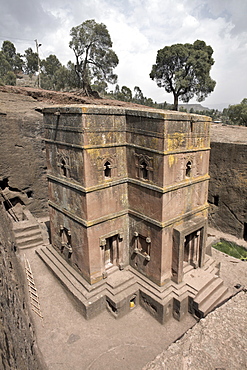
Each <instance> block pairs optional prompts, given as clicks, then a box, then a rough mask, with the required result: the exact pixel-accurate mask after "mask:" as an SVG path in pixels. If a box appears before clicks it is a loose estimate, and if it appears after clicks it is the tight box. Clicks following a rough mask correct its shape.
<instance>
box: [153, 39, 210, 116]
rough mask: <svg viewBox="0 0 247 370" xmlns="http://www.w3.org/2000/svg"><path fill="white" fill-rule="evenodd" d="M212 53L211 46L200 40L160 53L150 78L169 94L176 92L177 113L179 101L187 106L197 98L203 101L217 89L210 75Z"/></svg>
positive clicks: (175, 46)
mask: <svg viewBox="0 0 247 370" xmlns="http://www.w3.org/2000/svg"><path fill="white" fill-rule="evenodd" d="M212 54H213V49H212V47H211V46H207V45H206V44H205V42H204V41H200V40H197V41H195V42H194V43H193V44H188V43H187V44H175V45H171V46H165V47H164V48H163V49H160V50H158V52H157V57H156V64H154V65H153V66H152V71H151V73H150V78H151V79H152V80H155V81H156V83H157V85H158V86H159V87H164V88H165V90H166V91H167V92H168V93H173V97H174V109H175V110H178V100H179V99H180V100H182V101H183V102H184V103H188V102H189V100H190V99H192V98H193V97H194V96H197V101H199V102H200V101H203V100H204V99H205V98H206V97H207V96H208V95H209V94H210V93H211V92H212V91H213V90H214V87H215V85H216V82H215V81H214V80H212V79H211V77H210V75H209V73H210V69H211V67H212V65H213V64H214V59H213V58H212Z"/></svg>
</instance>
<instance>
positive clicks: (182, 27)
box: [0, 0, 247, 105]
mask: <svg viewBox="0 0 247 370" xmlns="http://www.w3.org/2000/svg"><path fill="white" fill-rule="evenodd" d="M0 11H1V14H2V18H1V25H0V38H1V37H2V36H9V37H13V39H14V40H15V39H16V38H18V37H20V38H23V39H28V40H30V42H29V43H31V47H34V46H35V44H34V41H33V42H32V40H34V39H38V41H39V42H40V43H42V47H41V48H40V54H41V58H46V57H47V56H48V55H49V54H55V55H57V57H58V58H59V59H60V60H61V62H62V63H63V64H66V63H67V62H68V60H72V61H74V55H73V52H72V51H71V49H70V48H69V46H68V44H69V41H70V30H71V28H72V27H74V26H77V25H79V24H81V23H82V22H84V21H85V20H87V19H95V21H96V22H100V23H101V22H102V23H104V24H105V25H106V26H107V28H108V30H109V33H110V35H111V38H112V41H113V50H114V51H115V52H116V54H117V55H118V57H119V61H120V62H119V66H118V67H117V69H116V72H117V73H118V76H119V84H120V85H121V86H122V85H126V86H128V87H130V88H132V89H133V88H134V86H136V85H137V86H139V87H140V88H141V89H142V91H143V93H144V95H146V96H148V97H152V98H153V100H156V101H164V100H167V101H169V102H172V100H173V99H172V95H171V94H167V93H165V91H164V89H161V88H158V87H157V86H156V83H155V82H153V81H152V80H151V79H150V78H149V73H150V71H151V68H152V64H154V63H155V59H156V54H157V51H158V50H159V49H161V48H163V47H164V46H169V45H172V44H175V43H187V42H189V43H193V42H194V41H195V40H196V39H201V40H204V41H205V42H206V43H207V44H208V45H211V46H212V47H213V49H214V55H213V57H214V59H215V65H214V66H213V68H212V71H211V75H212V77H213V78H214V79H215V80H216V81H217V85H216V88H215V91H214V93H212V94H211V96H210V97H209V98H207V99H206V101H205V105H207V103H210V104H213V103H220V102H226V103H231V102H238V101H236V99H239V101H240V100H241V99H242V98H243V97H246V85H247V80H246V74H245V69H246V67H245V66H246V62H247V60H246V58H247V57H246V55H247V53H246V51H247V50H246V48H247V22H246V14H247V2H246V0H224V1H222V0H193V1H191V0H177V1H176V2H174V0H90V1H88V0H53V1H50V0H39V1H34V0H22V1H16V0H8V1H5V0H0ZM11 41H12V40H11ZM16 41H17V40H16ZM13 42H14V43H15V41H13ZM19 46H20V47H23V50H25V49H24V48H27V47H26V43H25V42H24V41H23V44H21V43H19V44H16V47H17V51H19Z"/></svg>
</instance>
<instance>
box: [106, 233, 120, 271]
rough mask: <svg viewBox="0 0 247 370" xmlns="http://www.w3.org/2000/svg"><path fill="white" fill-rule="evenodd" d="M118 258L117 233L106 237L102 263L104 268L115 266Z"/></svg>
mask: <svg viewBox="0 0 247 370" xmlns="http://www.w3.org/2000/svg"><path fill="white" fill-rule="evenodd" d="M118 260H119V248H118V234H117V235H114V236H111V237H109V238H106V244H105V248H104V263H105V269H106V270H107V269H109V268H111V267H112V266H117V265H118Z"/></svg>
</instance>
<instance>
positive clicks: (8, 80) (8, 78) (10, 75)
mask: <svg viewBox="0 0 247 370" xmlns="http://www.w3.org/2000/svg"><path fill="white" fill-rule="evenodd" d="M4 83H5V84H6V85H11V86H15V85H16V75H15V73H14V72H12V71H8V72H7V74H6V75H5V76H4Z"/></svg>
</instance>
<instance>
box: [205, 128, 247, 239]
mask: <svg viewBox="0 0 247 370" xmlns="http://www.w3.org/2000/svg"><path fill="white" fill-rule="evenodd" d="M246 134H247V128H246ZM246 171H247V144H244V143H230V142H228V143H227V142H211V156H210V182H209V195H208V200H209V203H210V211H209V224H210V226H211V227H213V228H216V229H218V230H220V231H222V232H226V233H229V234H232V235H235V236H236V237H238V238H244V239H245V240H247V218H246V217H247V215H246V210H247V172H246Z"/></svg>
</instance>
